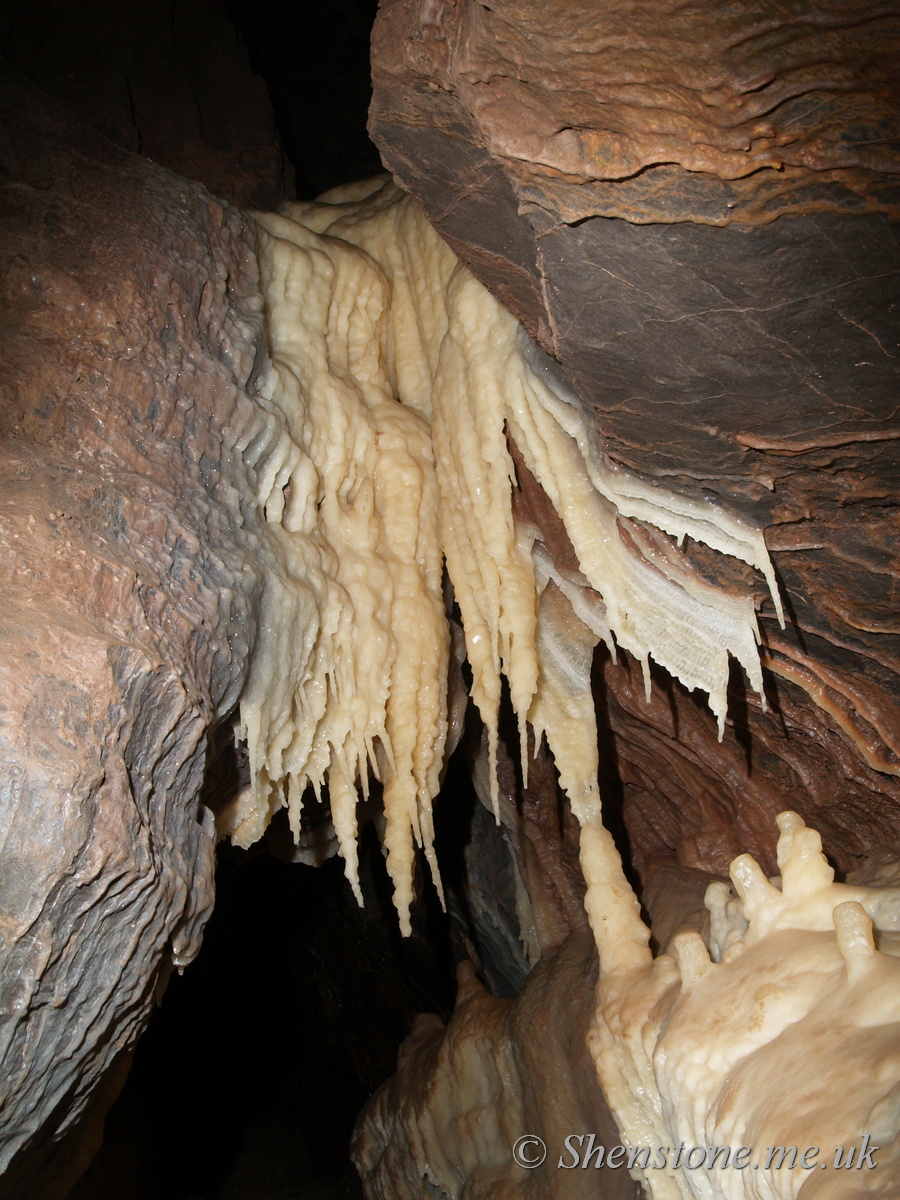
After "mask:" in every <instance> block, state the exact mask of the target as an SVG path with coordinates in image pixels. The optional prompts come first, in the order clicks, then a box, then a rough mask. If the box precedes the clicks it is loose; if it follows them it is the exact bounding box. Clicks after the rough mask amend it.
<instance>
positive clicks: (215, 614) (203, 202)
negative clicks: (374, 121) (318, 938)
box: [0, 70, 261, 1200]
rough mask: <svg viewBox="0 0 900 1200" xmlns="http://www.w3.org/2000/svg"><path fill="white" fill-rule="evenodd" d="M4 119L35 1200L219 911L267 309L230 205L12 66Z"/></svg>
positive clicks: (12, 777) (23, 919)
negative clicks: (227, 730)
mask: <svg viewBox="0 0 900 1200" xmlns="http://www.w3.org/2000/svg"><path fill="white" fill-rule="evenodd" d="M0 114H2V115H0V130H2V134H0V171H2V182H3V187H2V190H0V204H2V210H3V211H2V220H0V262H2V268H0V278H2V281H3V284H2V297H0V358H2V361H3V364H4V372H3V379H2V384H0V388H2V391H0V395H2V403H0V430H2V438H0V445H2V451H0V503H2V507H3V514H4V520H3V522H2V526H0V538H2V541H3V555H2V562H3V594H4V600H3V609H2V613H0V646H2V653H0V677H2V681H3V683H2V694H3V703H2V711H0V761H2V763H3V775H2V780H0V822H2V825H0V829H2V837H0V845H2V861H3V870H2V876H0V1062H2V1070H0V1080H2V1082H0V1091H2V1101H0V1103H2V1107H3V1111H4V1122H3V1140H2V1145H0V1169H4V1170H5V1171H6V1174H5V1175H4V1176H3V1179H2V1184H0V1189H2V1194H3V1195H4V1196H16V1197H17V1198H21V1197H26V1196H40V1197H41V1198H42V1200H47V1198H49V1197H52V1196H55V1195H62V1194H64V1193H65V1189H66V1186H67V1182H69V1181H70V1180H71V1178H72V1176H73V1175H74V1174H77V1172H78V1170H80V1169H82V1168H83V1165H84V1159H85V1156H86V1155H89V1153H90V1152H91V1149H92V1143H93V1144H96V1141H97V1140H98V1136H99V1128H98V1126H97V1122H96V1118H97V1116H98V1115H100V1116H102V1109H103V1107H104V1106H105V1105H107V1104H108V1103H109V1102H110V1100H111V1099H112V1098H113V1096H114V1095H115V1090H116V1087H117V1086H118V1085H119V1084H120V1083H121V1076H122V1070H123V1067H124V1066H125V1065H127V1056H128V1055H129V1053H130V1051H131V1049H132V1048H133V1046H134V1043H135V1041H136V1039H137V1038H138V1036H139V1035H140V1033H141V1031H142V1030H143V1028H144V1026H145V1024H146V1021H147V1018H148V1016H149V1007H150V1004H151V1002H152V999H153V995H154V990H155V988H156V987H157V983H158V981H159V979H160V974H161V971H163V970H164V969H165V968H166V967H167V965H168V966H169V967H171V965H172V963H174V964H176V965H184V964H185V963H187V962H189V961H190V959H191V957H192V956H193V955H194V954H195V953H196V951H197V949H198V947H199V943H200V938H201V935H202V929H203V925H204V922H205V920H206V918H207V916H208V914H209V912H210V909H211V906H212V902H213V862H214V856H213V837H212V831H211V824H212V822H211V814H210V813H208V812H207V811H205V810H204V809H202V808H201V806H200V804H199V801H198V795H199V791H200V787H201V785H202V782H203V774H204V768H205V762H206V746H207V732H208V730H210V729H211V728H212V727H214V726H215V724H216V723H217V722H219V721H221V720H222V719H223V718H224V717H225V716H226V714H228V712H229V711H230V710H231V709H232V708H233V706H234V704H235V701H236V699H237V696H238V693H239V690H240V688H241V685H242V682H243V679H244V674H245V671H246V662H247V654H248V649H249V647H250V646H251V645H252V643H253V640H254V638H255V616H254V605H255V602H256V599H257V598H258V589H259V569H258V567H257V566H256V565H255V563H254V557H253V543H254V521H255V520H256V518H255V516H254V510H253V508H252V506H251V507H248V508H244V507H242V504H241V498H242V494H249V489H250V485H249V483H248V481H247V479H246V470H245V468H244V466H243V464H242V459H241V447H242V445H244V444H246V441H247V440H248V439H250V438H252V436H253V434H254V430H255V428H256V422H258V420H259V417H258V414H257V412H256V410H255V409H254V407H253V405H252V404H251V402H250V400H249V399H248V397H247V395H246V393H245V391H244V390H243V389H244V387H245V385H246V383H247V380H248V377H249V376H250V373H251V371H252V370H253V367H254V363H255V361H256V355H257V345H256V343H257V338H258V337H259V335H260V328H261V326H260V317H259V309H260V299H259V296H258V293H257V290H256V266H255V258H254V257H253V255H252V241H251V239H250V236H249V234H248V231H247V228H246V226H245V223H244V220H243V218H242V217H241V216H240V215H239V214H238V213H237V212H236V211H235V210H233V209H230V208H228V207H227V206H223V204H221V203H219V202H218V201H216V200H214V199H213V198H212V197H211V196H210V195H209V194H208V193H207V192H206V191H205V190H204V189H203V188H201V187H199V186H197V185H195V184H192V183H189V182H188V181H187V180H184V179H180V178H178V177H176V176H174V175H171V174H170V173H169V172H168V171H166V170H164V169H162V168H160V167H157V166H155V165H154V164H152V163H150V162H149V161H147V160H145V159H140V158H137V157H136V156H133V155H129V154H127V153H125V152H124V151H120V150H118V149H116V148H115V147H114V146H112V144H111V143H109V142H107V141H106V140H105V139H103V138H101V137H100V136H99V135H97V134H95V133H93V132H92V131H91V130H90V129H88V128H87V127H84V126H79V125H78V124H77V123H76V122H74V121H72V120H71V119H70V118H68V117H66V116H65V114H63V113H62V112H61V110H58V109H55V108H53V107H52V106H50V105H49V104H48V103H47V102H46V98H41V97H40V96H39V95H38V94H37V93H35V92H33V91H31V90H29V89H27V88H26V87H24V86H23V85H22V83H21V81H20V80H19V79H18V77H17V76H15V75H14V74H13V73H12V72H10V71H8V70H7V71H5V72H4V75H3V78H2V83H0ZM98 1088H100V1089H101V1090H100V1092H99V1093H98V1095H99V1096H100V1101H99V1102H98V1105H95V1106H94V1109H93V1110H92V1109H91V1108H90V1106H89V1099H90V1097H91V1094H92V1093H93V1092H95V1091H96V1090H97V1089H98ZM98 1106H99V1114H98ZM92 1122H93V1124H92ZM79 1123H80V1124H79ZM88 1126H89V1128H88Z"/></svg>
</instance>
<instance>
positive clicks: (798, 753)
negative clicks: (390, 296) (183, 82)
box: [370, 0, 900, 875]
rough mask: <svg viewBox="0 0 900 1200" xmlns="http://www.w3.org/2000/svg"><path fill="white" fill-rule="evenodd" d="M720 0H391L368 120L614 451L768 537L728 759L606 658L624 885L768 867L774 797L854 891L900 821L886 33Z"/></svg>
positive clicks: (696, 725)
mask: <svg viewBox="0 0 900 1200" xmlns="http://www.w3.org/2000/svg"><path fill="white" fill-rule="evenodd" d="M714 7H715V6H709V7H706V6H703V5H701V6H694V7H693V8H692V9H691V10H690V13H686V12H685V10H683V9H682V8H677V7H675V6H671V7H670V6H666V5H663V6H658V5H657V6H654V7H653V8H652V10H650V9H646V8H640V7H634V6H630V5H628V4H621V5H615V6H610V5H603V6H600V5H597V4H593V3H589V4H584V5H581V6H575V7H574V8H573V7H572V6H571V5H568V4H562V3H560V4H558V5H551V6H550V8H549V9H548V7H547V5H545V4H541V5H536V4H534V5H532V4H526V5H520V4H516V5H511V4H507V3H499V4H492V5H490V6H489V7H486V6H483V5H480V4H477V3H472V2H468V0H463V2H461V3H458V4H453V3H449V2H448V3H445V4H437V5H435V4H430V3H429V4H427V5H426V4H419V3H417V2H416V0H392V2H391V3H387V4H385V5H383V6H382V9H381V12H380V15H379V19H378V22H377V24H376V27H375V31H374V35H373V78H374V84H375V94H374V99H373V105H372V110H371V116H370V129H371V131H372V134H373V136H374V137H375V139H376V141H377V142H378V144H379V146H380V148H381V150H382V154H383V156H384V158H385V161H386V162H387V164H388V165H389V166H390V167H391V169H392V170H393V171H394V172H395V173H396V174H397V176H398V177H399V178H400V179H401V180H402V182H403V183H404V185H405V186H406V187H408V188H409V189H410V190H411V191H412V192H413V193H414V194H415V195H416V196H417V197H418V198H419V199H420V200H421V202H422V203H423V205H424V206H425V209H426V211H427V212H428V214H429V216H430V217H431V219H432V221H433V222H434V223H435V225H436V226H437V228H438V229H439V230H440V231H441V233H442V234H443V235H444V236H445V237H446V238H447V240H448V241H449V242H450V244H451V245H452V246H453V247H454V249H455V250H456V251H457V253H459V254H460V256H461V257H462V258H463V259H464V260H465V261H466V262H468V263H469V265H470V266H471V267H472V269H473V270H474V271H475V272H476V274H478V275H479V277H480V278H481V279H482V280H483V281H484V282H485V283H486V284H487V285H488V286H489V287H490V288H491V289H492V290H493V291H494V292H495V294H497V295H499V296H501V297H502V298H503V299H504V301H505V302H506V303H507V304H508V305H509V306H510V307H511V308H512V310H513V311H514V312H515V313H516V314H517V315H518V316H519V317H520V318H521V319H522V320H523V321H524V322H525V324H526V326H527V327H528V329H529V331H530V332H531V333H532V334H533V335H534V336H536V337H537V338H538V340H539V341H540V342H541V343H542V344H543V346H544V348H545V349H546V350H547V351H548V352H549V353H550V354H551V355H553V356H554V357H555V359H556V360H557V362H558V364H559V365H560V368H561V372H562V373H563V374H564V375H565V376H566V377H567V378H568V380H569V382H570V383H571V384H572V385H573V386H574V388H575V390H576V391H577V393H578V395H579V396H580V398H581V400H582V402H583V403H584V405H586V406H587V407H588V408H589V410H590V411H591V413H592V415H593V420H594V426H595V429H596V433H597V436H598V439H599V444H600V446H601V447H602V449H603V450H604V451H605V452H606V453H607V454H608V455H609V456H610V458H611V459H612V460H613V461H615V462H620V463H622V464H624V465H626V466H627V467H629V468H631V469H634V470H637V471H638V472H640V473H641V474H643V475H644V476H649V477H651V478H658V479H660V480H661V481H664V482H665V483H666V485H667V486H674V487H676V488H678V489H680V490H682V491H683V492H686V493H687V494H690V495H694V496H707V497H710V498H712V499H713V500H714V501H715V500H718V501H720V502H722V503H723V504H726V505H727V506H728V507H729V508H730V509H732V510H736V511H739V512H741V513H742V514H744V515H745V516H747V517H749V518H750V519H752V520H754V521H756V522H757V523H759V524H760V525H761V526H764V527H766V528H767V541H768V544H769V547H770V549H771V550H772V551H773V559H774V562H775V565H776V570H777V572H778V574H779V578H780V581H781V586H782V591H783V595H784V598H785V603H786V606H787V608H788V610H789V616H790V620H789V621H788V626H787V629H786V630H785V631H781V630H780V629H779V628H778V626H777V624H776V622H775V620H774V618H773V611H772V606H771V603H770V601H768V600H767V598H766V597H765V593H764V590H763V588H762V587H760V589H759V591H758V598H759V600H760V602H761V617H762V619H761V626H762V630H763V640H764V667H765V668H767V670H766V680H767V695H768V699H769V702H770V711H769V712H768V713H767V714H764V713H763V712H762V711H761V709H760V705H759V701H758V699H757V698H756V697H755V696H753V695H748V694H747V693H746V690H745V687H744V684H743V681H742V680H741V679H739V678H738V677H737V676H735V678H734V679H733V688H732V700H731V708H730V711H731V719H732V724H731V726H730V728H729V729H728V730H727V732H726V735H725V740H724V742H723V743H722V744H721V745H720V744H718V743H717V742H716V738H715V732H714V728H713V722H712V720H711V719H710V717H709V714H707V713H704V712H702V711H700V710H699V709H698V708H697V707H696V706H695V704H694V702H693V700H692V699H691V697H690V696H688V695H687V694H686V693H685V692H684V690H683V689H681V688H679V687H677V686H674V687H673V686H672V685H671V683H670V682H668V681H667V680H666V679H665V678H664V677H663V676H658V677H656V678H655V680H654V687H653V698H652V702H651V704H649V705H647V704H646V703H645V701H644V699H643V687H642V682H641V679H640V671H639V669H637V667H636V665H635V664H633V663H629V662H628V661H627V660H626V661H622V660H620V663H619V665H618V666H614V665H613V664H612V663H610V662H607V663H606V664H605V665H604V666H603V667H602V671H603V677H604V681H605V684H606V687H605V688H604V689H603V690H602V695H601V698H600V704H601V705H602V706H604V707H605V708H606V710H607V711H606V714H605V722H604V721H603V719H602V718H601V724H603V723H605V724H606V727H607V730H608V734H607V746H606V752H607V753H606V761H607V764H608V775H609V778H608V780H607V786H606V796H607V802H608V804H609V805H610V806H611V807H614V806H615V804H616V797H617V795H618V797H619V800H620V801H621V803H622V804H623V807H624V812H625V817H626V823H627V827H628V836H629V841H630V850H631V854H632V856H633V861H634V864H635V866H636V867H637V868H638V870H639V871H640V872H641V873H642V874H644V875H646V873H647V871H648V869H649V868H650V867H651V866H652V865H653V864H654V863H655V862H659V861H665V860H666V859H667V858H671V856H672V855H673V854H674V855H676V856H677V857H678V859H679V860H680V861H681V862H682V863H684V864H685V865H688V866H691V867H701V868H704V869H712V870H715V871H718V872H722V871H723V870H724V869H725V867H726V865H727V863H728V861H729V860H730V858H731V857H732V856H733V855H734V854H735V853H737V852H738V851H739V850H751V851H752V852H753V853H755V854H757V855H758V856H759V857H760V859H761V861H762V862H764V863H765V865H766V867H767V868H769V869H771V868H772V866H773V861H774V860H773V857H772V851H773V841H772V834H771V830H772V829H773V828H774V826H773V822H772V818H773V816H774V814H775V813H776V812H777V811H779V809H780V808H781V807H783V806H784V804H785V803H786V802H787V803H790V805H791V806H792V807H794V808H796V809H797V810H798V811H799V812H801V813H802V814H803V815H804V817H805V818H806V819H807V820H808V821H809V822H810V823H811V824H813V825H815V826H816V827H817V828H819V829H821V830H822V833H823V836H824V839H825V845H826V849H827V851H828V852H829V854H831V855H832V856H833V858H834V860H835V862H836V863H837V865H838V866H839V867H841V868H842V869H847V868H849V867H851V866H852V865H853V864H854V862H856V861H857V860H858V859H859V857H860V856H862V855H864V854H865V853H866V852H867V851H868V850H869V849H871V848H872V847H873V846H877V845H878V844H880V843H881V842H883V841H886V840H887V841H893V840H896V837H897V832H898V829H900V785H898V780H897V774H898V770H900V757H898V756H900V719H898V712H897V705H896V696H897V690H898V678H897V672H898V666H900V660H898V651H900V643H898V638H897V627H896V620H895V616H894V614H895V610H896V591H897V582H896V580H897V574H898V560H897V538H896V531H897V517H898V514H897V501H896V497H897V494H898V457H897V452H896V440H897V437H898V430H897V423H896V390H897V363H898V357H900V337H898V326H900V321H898V316H897V313H898V308H897V303H898V299H900V296H898V288H900V246H898V236H897V226H896V225H895V224H893V223H892V221H891V220H890V219H889V218H891V217H894V216H896V214H897V195H898V193H897V174H896V172H897V170H898V155H897V146H896V127H897V107H896V97H895V94H894V92H893V90H892V85H891V84H890V79H891V77H892V75H891V72H892V68H891V63H893V62H895V61H896V46H897V38H898V31H900V25H898V18H897V16H896V15H892V13H890V12H888V11H887V10H884V9H878V10H877V11H874V10H871V9H869V8H866V7H864V6H860V5H852V4H841V5H838V4H835V5H831V6H828V8H827V9H826V10H822V11H820V10H817V12H816V15H815V16H813V14H812V13H811V10H809V11H808V10H807V6H803V5H799V6H789V5H785V6H781V7H780V8H779V10H778V11H777V12H776V11H774V10H771V11H770V10H766V11H765V13H763V12H762V10H757V9H756V8H751V7H750V6H747V7H740V6H739V7H737V8H733V9H729V10H728V13H727V14H722V13H721V12H719V11H718V10H717V9H716V11H714ZM775 218H777V219H775ZM721 226H724V228H723V227H721ZM688 553H689V556H690V557H691V558H692V559H693V561H694V562H695V563H696V564H697V565H698V566H699V567H700V568H701V569H704V567H705V564H706V561H707V560H708V558H709V556H708V555H707V554H706V553H705V552H704V551H703V549H702V547H696V546H694V547H691V546H689V547H688ZM710 570H711V571H715V572H718V573H719V578H720V579H721V578H722V577H721V568H719V567H716V568H712V567H711V566H710ZM740 571H741V573H742V575H743V576H744V578H745V579H746V578H747V576H748V574H749V573H748V571H747V570H745V569H744V568H740ZM723 582H726V583H727V580H723Z"/></svg>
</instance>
